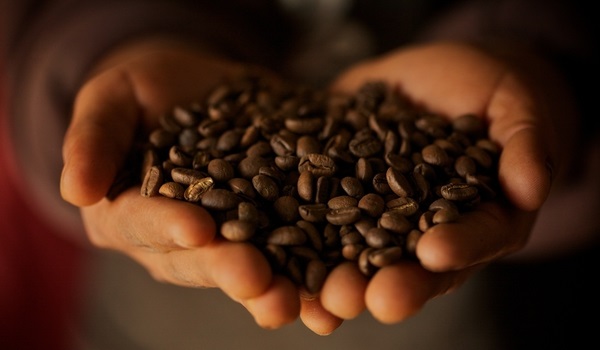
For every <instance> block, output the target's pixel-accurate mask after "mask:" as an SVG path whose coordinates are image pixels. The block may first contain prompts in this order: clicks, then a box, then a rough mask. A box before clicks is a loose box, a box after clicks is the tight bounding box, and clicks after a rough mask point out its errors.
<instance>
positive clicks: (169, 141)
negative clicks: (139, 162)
mask: <svg viewBox="0 0 600 350" xmlns="http://www.w3.org/2000/svg"><path fill="white" fill-rule="evenodd" d="M148 140H149V141H150V143H151V144H152V145H153V146H154V147H156V148H157V149H162V148H167V147H171V146H172V145H173V144H174V143H175V142H176V140H177V134H176V133H173V132H170V131H167V130H165V129H156V130H154V131H153V132H152V133H150V136H149V138H148Z"/></svg>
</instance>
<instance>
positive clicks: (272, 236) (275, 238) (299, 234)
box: [267, 226, 307, 246]
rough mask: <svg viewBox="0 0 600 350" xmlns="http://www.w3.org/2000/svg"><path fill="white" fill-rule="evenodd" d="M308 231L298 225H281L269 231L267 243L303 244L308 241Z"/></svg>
mask: <svg viewBox="0 0 600 350" xmlns="http://www.w3.org/2000/svg"><path fill="white" fill-rule="evenodd" d="M306 240H307V238H306V233H305V232H304V230H302V229H301V228H300V227H298V226H281V227H278V228H276V229H274V230H273V231H271V232H270V233H269V236H268V237H267V243H269V244H278V245H286V246H287V245H301V244H304V243H305V242H306Z"/></svg>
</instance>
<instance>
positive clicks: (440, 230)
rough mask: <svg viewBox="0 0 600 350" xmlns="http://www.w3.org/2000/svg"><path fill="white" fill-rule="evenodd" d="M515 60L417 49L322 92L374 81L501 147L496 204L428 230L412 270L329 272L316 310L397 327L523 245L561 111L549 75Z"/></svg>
mask: <svg viewBox="0 0 600 350" xmlns="http://www.w3.org/2000/svg"><path fill="white" fill-rule="evenodd" d="M516 56H519V60H512V59H510V60H507V58H508V57H511V56H500V55H498V56H496V55H491V54H488V53H486V52H485V51H483V50H481V49H478V48H475V47H472V46H467V45H463V44H456V43H436V44H426V45H421V46H414V47H407V48H404V49H401V50H398V51H395V52H392V53H390V54H388V55H386V56H383V57H379V58H376V59H374V60H370V61H367V62H364V63H361V64H359V65H357V66H355V67H353V68H351V69H350V70H348V71H347V72H345V73H344V74H342V75H341V76H340V77H339V79H337V80H336V81H335V82H334V83H333V84H332V86H331V88H332V90H333V91H342V92H355V91H356V90H357V89H358V88H360V87H361V85H362V84H364V83H365V82H367V81H371V80H382V81H386V82H387V83H389V84H390V85H392V86H396V87H398V88H399V90H400V91H401V92H402V93H403V94H404V95H406V97H408V98H409V99H410V100H411V101H413V102H414V103H415V104H417V105H418V106H420V107H422V108H423V109H424V110H427V111H430V112H433V113H438V114H441V115H443V116H446V117H448V118H453V117H457V116H460V115H463V114H466V113H474V114H477V115H479V116H481V117H482V118H484V119H485V120H486V121H487V123H488V125H489V137H490V139H491V140H493V141H495V142H496V143H497V144H498V145H500V146H501V148H502V154H501V158H500V160H499V173H498V176H499V181H500V184H501V188H502V191H503V195H504V198H505V200H498V201H495V202H485V203H482V204H481V205H479V206H478V207H477V208H476V210H474V211H472V212H469V213H466V214H465V215H463V216H461V218H460V219H459V220H458V221H457V222H454V223H448V224H439V225H436V226H434V227H433V228H431V229H429V230H428V231H427V232H426V233H425V234H424V235H423V236H422V238H421V239H420V241H419V243H418V245H417V248H416V255H417V257H418V260H419V263H415V262H401V263H398V264H395V265H392V266H388V267H384V268H382V269H380V270H379V271H378V272H377V273H376V274H375V275H374V276H373V277H372V278H371V279H370V280H367V279H366V278H365V277H363V276H362V275H361V273H360V272H359V271H358V269H357V267H356V265H355V264H350V263H349V264H344V265H341V266H339V267H337V268H335V269H334V270H333V271H332V272H331V274H330V275H329V276H328V278H327V280H326V282H325V285H324V287H323V289H322V291H321V295H320V301H321V304H322V307H323V309H324V310H326V311H327V312H330V313H331V314H332V315H335V316H337V317H340V318H342V319H351V318H354V317H356V316H357V315H358V314H360V313H362V312H363V311H365V310H368V311H369V312H370V313H371V314H372V315H373V316H374V317H375V318H376V319H378V320H380V321H381V322H383V323H396V322H400V321H402V320H404V319H406V318H408V317H410V316H411V315H414V314H415V313H417V312H418V311H419V310H420V309H421V308H422V307H423V306H424V304H425V303H426V302H428V301H429V300H430V299H432V298H434V297H436V296H439V295H442V294H445V293H447V292H449V291H452V290H453V289H455V288H457V287H459V286H460V285H461V284H462V283H464V281H466V280H467V279H468V278H469V277H470V276H471V275H472V274H473V273H474V272H476V271H478V270H479V269H481V268H482V267H483V266H485V265H486V264H487V263H489V262H491V261H494V260H496V259H499V258H501V257H504V256H506V255H508V254H510V253H513V252H515V251H518V250H521V249H522V248H523V247H525V246H526V243H527V241H528V237H529V234H530V230H531V227H532V224H533V222H534V220H535V216H536V211H537V209H539V208H540V206H541V205H542V204H543V203H544V201H545V199H546V197H547V195H548V192H549V190H550V186H551V183H552V179H553V177H552V176H553V170H554V173H556V172H557V169H558V168H559V166H560V165H561V160H562V158H563V156H564V154H563V153H561V152H560V149H559V148H557V147H555V145H556V142H555V141H556V140H557V139H556V128H557V127H556V125H559V124H560V117H561V116H563V117H568V116H569V112H571V111H570V110H569V109H568V106H569V105H568V103H566V98H565V96H566V95H561V94H560V93H559V92H558V91H554V90H553V89H554V88H555V87H556V86H557V85H556V81H555V80H553V79H555V77H554V75H553V71H552V70H550V69H548V70H546V68H547V67H546V66H544V65H543V64H541V63H539V62H538V61H529V59H530V57H527V59H526V60H525V59H522V58H524V57H526V55H522V56H521V55H515V56H514V57H516ZM501 57H502V58H501ZM533 62H535V64H533ZM523 68H526V69H523ZM548 68H549V67H548ZM549 82H550V83H549ZM558 86H560V85H558ZM563 132H564V133H565V135H568V130H564V131H563Z"/></svg>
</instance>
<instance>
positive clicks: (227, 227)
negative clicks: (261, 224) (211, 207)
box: [221, 219, 256, 242]
mask: <svg viewBox="0 0 600 350" xmlns="http://www.w3.org/2000/svg"><path fill="white" fill-rule="evenodd" d="M255 232H256V223H254V222H250V221H245V220H240V219H237V220H227V221H225V222H224V223H223V224H222V225H221V235H223V237H225V238H226V239H227V240H229V241H232V242H245V241H247V240H249V239H250V238H252V236H254V233H255Z"/></svg>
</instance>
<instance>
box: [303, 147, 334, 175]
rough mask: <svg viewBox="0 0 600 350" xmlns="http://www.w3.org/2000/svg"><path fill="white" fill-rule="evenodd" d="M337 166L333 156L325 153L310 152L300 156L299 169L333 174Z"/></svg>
mask: <svg viewBox="0 0 600 350" xmlns="http://www.w3.org/2000/svg"><path fill="white" fill-rule="evenodd" d="M336 170H337V166H336V164H335V162H334V160H333V159H331V157H328V156H326V155H324V154H318V153H310V154H307V155H305V156H303V157H301V158H300V162H299V163H298V171H299V172H301V173H302V172H304V171H308V172H311V173H312V174H313V175H315V176H317V177H319V176H333V175H334V174H335V171H336Z"/></svg>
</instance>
